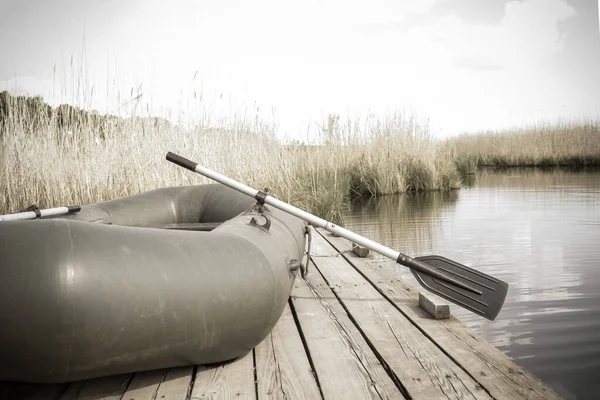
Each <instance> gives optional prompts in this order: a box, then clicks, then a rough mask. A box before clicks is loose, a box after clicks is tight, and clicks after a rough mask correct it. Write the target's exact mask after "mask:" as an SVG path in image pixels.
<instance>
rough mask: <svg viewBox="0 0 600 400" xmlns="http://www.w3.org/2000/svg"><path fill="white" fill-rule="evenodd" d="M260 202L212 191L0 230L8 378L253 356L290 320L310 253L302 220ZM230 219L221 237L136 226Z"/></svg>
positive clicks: (167, 195)
mask: <svg viewBox="0 0 600 400" xmlns="http://www.w3.org/2000/svg"><path fill="white" fill-rule="evenodd" d="M254 203H255V202H254V200H253V199H249V198H248V197H247V196H244V195H241V194H239V193H237V192H235V191H233V190H231V189H228V188H226V187H224V186H222V185H203V186H195V187H181V188H166V189H159V190H156V191H152V192H148V193H144V194H141V195H137V196H131V197H126V198H123V199H117V200H112V201H109V202H104V203H98V204H94V205H89V206H83V207H82V210H81V212H80V213H78V214H77V215H71V216H68V217H64V218H53V219H48V220H31V221H7V222H0V327H1V328H0V355H1V357H0V380H8V381H23V382H39V383H45V382H48V383H50V382H67V381H74V380H81V379H88V378H94V377H100V376H107V375H113V374H120V373H130V372H136V371H144V370H152V369H158V368H168V367H176V366H185V365H195V364H208V363H215V362H222V361H227V360H231V359H235V358H237V357H241V356H243V355H245V354H247V353H248V352H249V351H250V350H251V349H252V348H253V347H255V346H256V345H257V344H258V343H260V342H261V341H262V340H263V339H264V338H265V337H266V336H267V335H268V334H269V333H270V332H271V330H272V329H273V327H274V325H275V324H276V322H277V321H278V319H279V317H280V316H281V313H282V311H283V309H284V307H285V305H286V302H287V300H288V298H289V295H290V292H291V288H292V285H293V282H294V279H295V276H296V274H297V268H298V264H297V261H296V260H298V261H301V260H302V255H303V252H304V246H305V242H304V240H305V239H304V229H305V222H303V221H301V220H299V219H297V218H296V217H293V216H291V215H289V214H286V213H284V212H282V211H279V210H277V209H273V208H269V207H268V206H264V207H262V208H259V207H253V206H252V205H253V204H254ZM89 221H96V222H99V223H91V222H89ZM221 221H222V222H223V223H222V224H221V225H220V226H218V227H217V228H216V229H214V230H213V231H211V232H190V231H180V230H167V229H155V228H149V227H140V225H142V226H155V225H160V224H176V223H189V222H221ZM267 221H268V223H267ZM125 225H135V226H125ZM267 228H268V229H267Z"/></svg>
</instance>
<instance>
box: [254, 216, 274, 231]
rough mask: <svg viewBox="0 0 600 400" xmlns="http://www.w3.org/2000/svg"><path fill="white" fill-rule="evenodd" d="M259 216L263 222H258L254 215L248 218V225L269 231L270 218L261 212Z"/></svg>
mask: <svg viewBox="0 0 600 400" xmlns="http://www.w3.org/2000/svg"><path fill="white" fill-rule="evenodd" d="M261 217H262V218H264V219H265V223H264V224H259V223H258V220H257V219H256V218H255V217H252V219H250V222H249V225H250V226H255V227H257V228H260V229H262V230H263V231H265V232H269V229H270V228H271V219H270V218H269V217H267V216H266V215H265V214H261Z"/></svg>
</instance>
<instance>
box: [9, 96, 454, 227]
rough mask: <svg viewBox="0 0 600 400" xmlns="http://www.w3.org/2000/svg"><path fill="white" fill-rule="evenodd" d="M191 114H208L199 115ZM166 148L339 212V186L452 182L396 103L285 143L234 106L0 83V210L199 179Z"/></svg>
mask: <svg viewBox="0 0 600 400" xmlns="http://www.w3.org/2000/svg"><path fill="white" fill-rule="evenodd" d="M202 121H210V119H209V118H204V119H202ZM168 151H173V152H176V153H179V154H181V155H183V156H185V157H187V158H190V159H192V160H194V161H197V162H199V163H201V164H202V165H205V166H207V167H209V168H211V169H214V170H216V171H219V172H221V173H223V174H225V175H227V176H230V177H231V178H233V179H236V180H239V181H241V182H244V183H246V184H247V185H249V186H251V187H255V188H260V189H262V188H265V187H267V188H269V190H270V193H272V194H274V195H275V196H277V197H278V198H280V199H281V200H283V201H286V202H289V203H291V204H294V205H295V206H297V207H300V208H303V209H305V210H307V211H309V212H311V213H314V214H316V215H319V216H321V217H323V218H325V219H328V220H332V221H335V222H338V223H341V222H343V219H342V215H343V212H344V207H345V204H346V203H347V200H348V198H349V197H353V196H357V195H372V196H375V195H383V194H392V193H401V192H407V191H424V190H450V189H453V188H458V187H459V186H460V178H459V176H458V173H457V170H456V167H455V165H454V163H453V162H452V160H451V158H450V157H449V155H448V154H442V153H441V151H440V149H436V146H435V144H434V143H433V141H432V138H431V137H430V134H429V132H428V129H427V126H426V125H425V124H423V123H420V122H418V121H416V120H415V119H413V118H410V117H407V116H406V115H403V114H397V115H393V116H391V117H388V118H378V117H375V116H371V117H369V118H366V119H364V120H356V121H348V122H345V123H341V122H340V121H339V118H337V117H335V116H330V117H329V118H327V120H326V121H325V123H324V124H323V128H322V130H321V137H320V142H319V144H317V145H285V144H283V143H281V141H279V140H278V139H277V137H276V135H275V133H274V129H273V127H272V126H270V125H268V124H265V123H262V122H261V121H260V120H258V119H256V118H246V117H245V116H244V114H242V113H240V114H233V115H231V117H230V118H228V119H227V120H219V121H217V122H215V121H211V122H210V123H195V124H187V125H185V126H184V125H177V124H171V123H169V122H168V121H166V120H164V119H160V118H137V117H129V118H117V117H112V116H99V115H96V114H90V113H88V112H85V111H82V110H79V109H77V108H74V107H70V106H61V107H58V108H57V109H52V108H50V107H49V106H48V105H46V104H45V103H44V102H43V101H42V100H41V99H40V98H22V97H13V96H10V95H8V94H7V93H6V92H4V93H0V194H1V196H0V213H2V214H5V213H9V212H15V211H18V210H19V209H21V208H24V207H26V206H28V205H30V204H33V203H36V204H38V205H39V206H41V207H56V206H60V205H69V204H89V203H94V202H99V201H103V200H107V199H111V198H115V197H121V196H127V195H131V194H136V193H140V192H143V191H146V190H150V189H154V188H158V187H164V186H177V185H192V184H202V183H208V182H210V181H209V180H208V179H207V178H204V177H202V176H200V175H197V174H193V173H191V172H190V171H187V170H184V169H182V168H179V167H177V166H175V165H173V164H171V163H169V162H167V161H166V160H165V155H166V153H167V152H168Z"/></svg>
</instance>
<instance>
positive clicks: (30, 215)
mask: <svg viewBox="0 0 600 400" xmlns="http://www.w3.org/2000/svg"><path fill="white" fill-rule="evenodd" d="M78 211H81V206H66V207H56V208H46V209H43V210H37V211H23V212H18V213H14V214H6V215H0V221H16V220H23V219H35V218H43V217H51V216H54V215H62V214H69V213H72V212H78Z"/></svg>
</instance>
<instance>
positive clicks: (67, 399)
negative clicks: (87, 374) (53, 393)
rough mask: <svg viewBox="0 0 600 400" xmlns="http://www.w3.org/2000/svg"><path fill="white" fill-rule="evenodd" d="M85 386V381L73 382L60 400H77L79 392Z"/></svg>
mask: <svg viewBox="0 0 600 400" xmlns="http://www.w3.org/2000/svg"><path fill="white" fill-rule="evenodd" d="M84 386H85V381H77V382H71V383H69V385H68V386H67V388H66V389H65V391H64V392H62V393H61V394H60V397H59V398H58V400H77V397H78V396H79V392H81V390H82V389H83V387H84Z"/></svg>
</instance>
